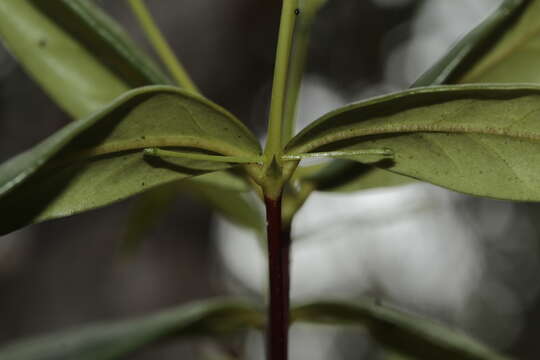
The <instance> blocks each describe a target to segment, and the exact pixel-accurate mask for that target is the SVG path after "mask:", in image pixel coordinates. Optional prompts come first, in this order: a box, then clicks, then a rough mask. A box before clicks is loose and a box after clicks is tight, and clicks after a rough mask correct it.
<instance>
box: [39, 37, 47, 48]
mask: <svg viewBox="0 0 540 360" xmlns="http://www.w3.org/2000/svg"><path fill="white" fill-rule="evenodd" d="M38 46H39V47H45V46H47V40H46V39H39V41H38Z"/></svg>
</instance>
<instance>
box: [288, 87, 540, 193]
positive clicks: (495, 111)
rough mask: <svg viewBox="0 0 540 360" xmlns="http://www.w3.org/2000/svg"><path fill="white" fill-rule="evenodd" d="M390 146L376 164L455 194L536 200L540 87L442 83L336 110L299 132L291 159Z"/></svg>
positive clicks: (539, 187) (539, 170)
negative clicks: (384, 159)
mask: <svg viewBox="0 0 540 360" xmlns="http://www.w3.org/2000/svg"><path fill="white" fill-rule="evenodd" d="M379 148H389V149H391V150H392V151H393V152H394V154H395V156H394V159H393V161H388V162H383V163H381V164H378V166H379V167H380V168H384V169H387V170H390V171H393V172H396V173H399V174H402V175H406V176H410V177H413V178H417V179H420V180H424V181H428V182H431V183H434V184H437V185H440V186H444V187H447V188H450V189H453V190H456V191H460V192H464V193H469V194H474V195H480V196H488V197H493V198H502V199H511V200H523V201H540V178H539V177H538V174H539V173H540V168H539V167H540V162H539V160H540V88H539V87H534V86H519V85H516V86H512V85H508V86H502V85H501V86H495V85H494V86H488V85H486V86H481V85H474V86H442V87H432V88H420V89H413V90H408V91H405V92H400V93H396V94H392V95H388V96H383V97H380V98H376V99H372V100H368V101H365V102H361V103H357V104H353V105H350V106H348V107H345V108H343V109H339V110H336V111H334V112H332V113H329V114H328V115H326V116H324V117H323V118H321V119H320V120H318V121H317V122H315V123H314V124H312V125H311V126H309V127H307V128H306V129H304V130H303V131H302V132H301V133H300V134H298V135H297V136H296V137H295V138H294V139H292V140H291V142H290V144H289V145H288V147H287V152H288V153H291V154H296V153H309V152H315V151H338V150H339V151H343V150H362V149H379Z"/></svg>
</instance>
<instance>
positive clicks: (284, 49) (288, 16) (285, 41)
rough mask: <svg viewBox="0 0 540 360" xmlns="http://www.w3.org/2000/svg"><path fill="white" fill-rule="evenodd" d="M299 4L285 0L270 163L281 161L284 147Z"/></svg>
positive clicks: (268, 146)
mask: <svg viewBox="0 0 540 360" xmlns="http://www.w3.org/2000/svg"><path fill="white" fill-rule="evenodd" d="M297 4H298V0H283V7H282V11H281V25H280V28H279V39H278V46H277V53H276V62H275V68H274V84H273V88H272V99H271V104H270V116H269V122H268V140H267V142H266V147H265V149H264V155H265V158H266V160H267V161H266V163H267V164H270V162H271V161H272V159H274V158H275V159H277V161H280V155H281V152H282V148H283V139H282V135H283V134H282V128H283V115H284V108H285V98H286V92H287V78H288V73H289V71H288V70H289V62H290V55H291V48H292V42H293V41H292V40H293V33H294V26H295V23H296V14H295V10H296V9H297Z"/></svg>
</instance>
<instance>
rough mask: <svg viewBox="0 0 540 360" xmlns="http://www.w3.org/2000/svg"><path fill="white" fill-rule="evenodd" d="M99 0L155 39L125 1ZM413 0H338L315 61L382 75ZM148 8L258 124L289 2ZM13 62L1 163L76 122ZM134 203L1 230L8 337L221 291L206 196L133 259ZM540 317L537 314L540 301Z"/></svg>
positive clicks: (526, 346) (205, 76) (344, 87)
mask: <svg viewBox="0 0 540 360" xmlns="http://www.w3.org/2000/svg"><path fill="white" fill-rule="evenodd" d="M101 4H102V5H103V6H104V7H105V8H106V9H107V10H108V11H109V12H110V13H111V14H113V15H114V16H115V17H116V18H117V19H118V20H119V21H120V22H122V23H123V24H125V25H126V27H127V28H128V29H129V30H130V32H131V33H132V34H133V35H134V37H135V38H136V39H137V40H138V41H139V42H140V43H141V44H142V45H143V46H145V47H146V48H148V44H146V43H145V40H144V38H143V36H142V34H141V32H140V30H138V29H137V28H136V24H135V21H134V19H133V18H132V17H131V14H130V13H129V11H128V9H127V7H126V4H125V3H124V2H122V1H111V0H109V1H105V0H102V1H101ZM406 4H408V5H403V6H398V7H384V8H383V7H379V6H377V5H376V4H374V3H372V2H371V1H353V0H334V1H331V2H330V4H329V5H328V6H327V7H326V8H325V9H324V11H323V12H322V14H321V16H320V18H319V20H318V22H317V24H316V26H315V29H314V33H313V40H314V41H313V43H312V47H311V52H310V57H309V63H308V64H309V65H308V67H307V70H308V71H309V72H311V73H316V74H318V75H319V76H322V77H324V78H325V79H326V80H327V81H328V82H329V83H330V84H331V85H332V86H333V87H335V88H336V89H338V90H339V91H341V92H343V94H349V93H352V92H358V91H359V90H360V89H359V86H368V85H370V84H373V83H377V82H379V81H380V79H381V77H382V70H383V63H384V62H383V60H384V56H385V53H386V51H388V50H389V49H388V48H385V46H386V47H388V44H387V43H385V39H386V35H388V33H389V32H390V31H392V30H394V29H396V27H397V26H400V27H399V29H400V34H399V37H400V38H403V39H405V38H407V36H408V31H409V28H408V26H407V21H409V20H410V18H411V17H412V16H413V15H414V12H415V9H416V8H417V6H418V5H419V4H420V2H418V1H413V2H408V3H406ZM149 5H150V8H151V10H152V12H153V13H154V15H155V17H156V18H157V20H158V22H159V24H160V26H161V27H162V28H163V30H164V33H165V34H166V36H167V38H168V39H169V40H170V42H171V45H172V46H173V48H174V49H175V51H176V52H177V54H178V55H179V57H180V58H181V59H182V61H183V63H184V65H185V66H186V68H187V69H188V70H189V71H190V73H191V74H192V76H193V78H194V80H195V81H196V83H197V84H198V85H199V86H200V88H201V90H202V92H203V93H204V94H205V95H207V96H208V97H209V98H210V99H212V100H213V101H215V102H217V103H219V104H221V105H222V106H224V107H226V108H228V109H230V110H231V111H232V112H233V113H235V114H236V115H237V116H239V117H240V118H241V119H242V120H243V121H245V122H246V123H248V125H249V126H250V127H251V128H252V129H254V130H255V131H257V132H258V133H261V132H262V131H263V130H264V124H265V121H266V112H267V108H268V101H269V94H270V88H271V79H272V70H273V61H274V51H275V45H276V44H275V43H276V38H277V31H278V20H279V12H280V1H276V0H258V1H253V0H176V1H173V0H161V1H152V2H149ZM394 37H395V34H394ZM4 65H5V66H4V68H6V67H10V66H13V69H12V70H11V71H9V72H6V73H3V75H2V76H3V77H2V78H1V80H0V160H1V161H3V160H5V159H7V158H9V157H10V156H12V155H14V154H16V153H18V152H20V151H22V150H24V149H27V148H28V147H30V146H31V145H33V144H35V143H36V142H37V141H39V140H40V139H43V138H44V137H45V136H46V135H48V134H50V133H52V132H53V131H54V130H56V129H58V128H60V127H61V126H62V125H64V124H66V123H67V122H68V121H69V119H68V118H67V116H66V115H65V114H63V113H62V111H61V110H59V109H58V108H57V107H56V106H55V104H54V103H52V102H51V101H50V100H49V99H48V98H47V97H46V95H44V93H43V92H42V91H41V90H40V89H39V88H38V86H36V85H35V84H34V83H33V82H32V80H31V79H30V78H29V77H28V76H27V75H26V74H25V73H24V72H23V71H22V69H21V68H20V67H18V66H16V65H15V64H14V63H13V61H12V60H7V61H6V64H4ZM531 208H532V206H531ZM129 209H130V201H126V202H123V203H120V204H116V205H113V206H110V207H107V208H104V209H101V210H97V211H92V212H89V213H86V214H82V215H78V216H76V217H72V218H67V219H63V220H58V221H54V222H50V223H45V224H41V225H36V226H31V227H29V228H27V229H24V230H21V231H19V232H17V233H14V234H11V235H8V236H6V237H4V238H2V239H0V319H1V321H0V343H7V342H10V341H13V340H15V339H18V338H21V337H24V336H30V335H37V334H43V333H47V332H51V331H55V330H60V329H65V328H68V327H70V326H76V325H81V324H85V323H88V322H92V321H101V320H109V319H119V318H124V317H128V316H136V315H138V314H144V313H148V312H151V311H154V310H158V309H161V308H163V307H167V306H173V305H175V304H180V303H183V302H186V301H189V300H194V299H200V298H204V297H207V296H212V295H218V294H223V293H224V288H223V286H222V284H220V283H219V281H217V280H216V279H217V278H218V277H217V271H216V269H215V265H214V261H213V253H212V251H213V249H212V246H211V243H210V240H209V239H210V231H211V230H210V219H211V213H210V211H209V210H208V209H207V208H206V207H205V206H204V205H203V204H201V203H199V202H198V201H196V200H195V199H194V198H193V197H191V196H189V195H182V196H180V197H179V198H178V200H177V202H176V203H175V204H174V207H173V209H172V210H171V212H170V213H169V214H168V215H167V216H166V217H165V219H164V220H163V221H162V222H161V223H160V224H159V226H158V227H157V228H156V229H155V230H154V231H152V232H151V233H150V234H149V235H148V236H147V238H146V239H145V240H146V241H145V242H144V244H143V246H142V248H141V249H140V252H139V253H138V254H137V255H136V256H134V257H133V258H131V259H128V260H126V259H124V258H121V257H120V256H119V252H118V250H119V239H120V238H121V236H122V234H123V227H124V225H125V222H126V219H127V214H128V212H129ZM534 209H536V207H534ZM509 240H511V239H509ZM531 317H534V319H538V318H540V310H538V309H536V310H533V311H532V312H531ZM537 323H538V322H533V321H531V322H530V326H529V327H528V328H527V329H526V331H525V332H524V335H523V337H522V339H521V340H520V341H519V342H518V344H517V345H516V347H515V353H516V354H517V355H519V356H520V358H523V359H525V358H528V359H534V358H536V357H535V356H534V355H531V351H533V352H534V351H535V350H536V349H537V348H538V345H537V344H536V342H535V334H536V333H537V331H538V325H536V324H537ZM190 344H192V343H190ZM195 344H198V343H195ZM151 350H153V351H150V350H149V351H146V352H143V353H141V354H139V355H137V356H133V357H132V359H137V360H144V359H178V358H182V359H191V358H194V357H193V354H195V353H196V351H194V347H193V346H192V345H187V342H180V343H178V344H172V345H167V346H164V347H163V348H160V349H158V350H156V349H151ZM527 352H529V354H528V355H527ZM526 355H527V356H528V357H527V356H526Z"/></svg>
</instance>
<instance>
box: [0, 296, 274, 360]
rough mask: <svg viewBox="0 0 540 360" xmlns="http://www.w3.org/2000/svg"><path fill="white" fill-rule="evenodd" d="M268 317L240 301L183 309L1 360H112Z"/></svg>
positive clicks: (26, 343)
mask: <svg viewBox="0 0 540 360" xmlns="http://www.w3.org/2000/svg"><path fill="white" fill-rule="evenodd" d="M263 322H264V316H263V315H262V313H259V312H258V311H257V310H255V309H254V308H253V307H251V306H249V305H246V304H244V303H241V302H236V301H226V300H211V301H206V302H201V303H194V304H189V305H184V306H181V307H179V308H176V309H172V310H167V311H163V312H160V313H157V314H153V315H148V316H144V317H141V318H139V319H134V320H126V321H118V322H110V323H103V324H96V325H91V326H87V327H83V328H80V329H73V330H69V331H66V332H64V333H58V334H55V335H49V336H44V337H40V338H35V339H30V340H23V341H20V342H17V343H14V344H12V345H8V346H6V347H4V348H3V349H2V350H0V358H1V359H3V360H73V359H77V360H112V359H121V358H125V356H127V355H130V354H132V353H133V352H135V351H136V350H138V349H141V348H143V347H145V346H148V345H151V344H153V343H156V342H157V341H162V340H165V339H167V338H173V337H174V338H176V337H185V336H200V335H219V334H222V333H228V332H233V331H238V330H242V329H246V328H248V327H260V326H261V325H262V324H263Z"/></svg>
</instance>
